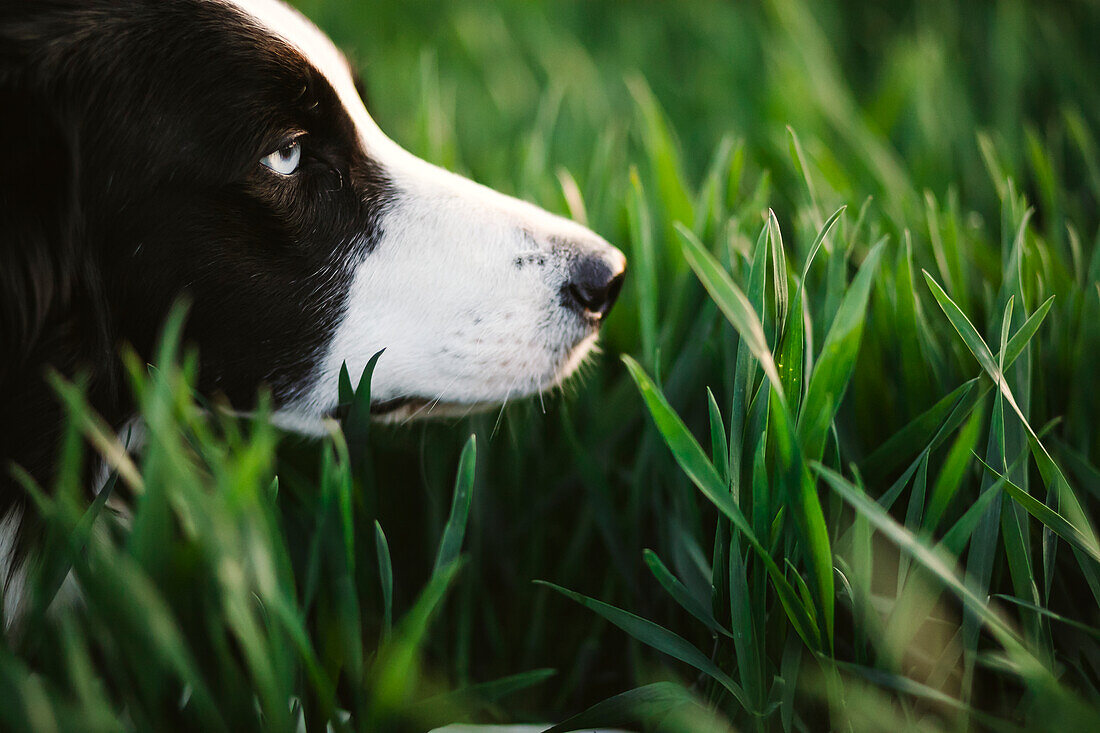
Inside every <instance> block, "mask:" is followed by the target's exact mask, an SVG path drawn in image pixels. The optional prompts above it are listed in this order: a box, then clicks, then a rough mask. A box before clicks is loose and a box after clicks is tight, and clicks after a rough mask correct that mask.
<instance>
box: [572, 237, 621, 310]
mask: <svg viewBox="0 0 1100 733" xmlns="http://www.w3.org/2000/svg"><path fill="white" fill-rule="evenodd" d="M625 277H626V257H624V256H623V253H622V252H620V251H619V250H617V249H615V248H614V247H611V246H610V245H607V244H605V243H602V242H601V244H600V245H598V246H597V248H596V251H594V252H593V251H589V252H585V253H584V254H581V255H580V256H579V257H577V258H576V259H574V260H573V261H572V262H571V263H570V267H569V274H568V279H567V281H566V282H565V284H564V285H562V289H561V296H562V305H563V306H565V307H566V308H568V309H570V310H572V311H574V312H576V313H577V314H578V315H580V316H582V317H584V318H585V319H587V320H590V321H595V322H597V323H598V322H600V321H602V320H603V319H604V318H605V317H606V316H607V314H608V312H609V311H610V310H611V307H612V306H613V305H615V300H616V299H617V298H618V297H619V291H620V290H622V287H623V279H624V278H625Z"/></svg>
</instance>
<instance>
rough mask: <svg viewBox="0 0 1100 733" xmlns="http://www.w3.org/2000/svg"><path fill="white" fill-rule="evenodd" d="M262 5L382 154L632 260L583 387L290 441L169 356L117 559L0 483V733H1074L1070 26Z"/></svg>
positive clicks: (919, 12) (1079, 57)
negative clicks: (66, 584) (516, 726)
mask: <svg viewBox="0 0 1100 733" xmlns="http://www.w3.org/2000/svg"><path fill="white" fill-rule="evenodd" d="M300 5H301V7H303V9H304V10H305V11H306V12H307V13H308V14H309V15H310V16H311V17H313V18H315V19H316V20H317V21H318V22H319V23H320V24H321V25H322V27H323V28H324V29H325V30H327V31H328V32H329V33H330V34H331V35H333V36H334V37H335V38H336V39H337V40H338V41H339V42H340V43H342V44H343V45H344V46H346V47H348V48H349V49H350V50H351V51H352V54H353V57H354V58H355V59H356V61H357V63H358V64H359V65H360V66H361V67H362V69H363V72H364V76H365V78H366V80H367V85H368V90H369V93H370V108H371V109H372V111H373V112H374V114H375V117H376V119H378V121H379V122H380V124H381V125H382V127H383V129H386V130H387V131H388V132H390V134H392V135H393V136H394V137H395V138H396V139H397V140H398V141H399V142H401V143H402V144H403V145H405V146H406V147H408V148H409V149H411V150H412V151H413V152H415V153H417V154H419V155H422V156H424V157H426V158H428V159H429V160H432V161H434V162H437V163H440V164H443V165H446V166H448V167H451V168H454V169H457V170H459V171H461V172H464V173H467V174H469V175H472V176H474V177H475V178H477V179H478V180H480V181H482V182H484V183H487V184H489V185H493V186H495V187H497V188H500V189H502V190H505V191H508V192H511V193H515V194H517V195H521V196H524V197H526V198H529V199H531V200H534V201H536V202H538V203H540V204H541V205H543V206H545V207H547V208H549V209H551V210H554V211H558V212H561V213H565V214H569V215H572V216H574V217H576V218H581V219H584V220H586V221H587V223H588V224H589V225H590V226H592V227H593V228H594V229H596V230H597V231H599V232H600V233H601V234H603V235H605V236H606V237H607V238H608V239H610V240H611V241H614V242H616V243H617V244H618V245H620V246H621V247H622V248H623V249H624V250H625V251H626V253H627V255H628V258H629V260H630V263H631V264H630V268H631V269H630V275H629V278H628V281H627V285H626V287H625V289H624V291H623V295H622V297H621V299H620V303H619V304H618V305H617V306H616V309H615V311H614V313H613V314H612V317H611V319H610V322H609V323H608V326H607V328H606V329H605V333H604V336H603V339H602V341H603V352H604V353H603V354H602V356H600V357H599V358H598V359H597V360H596V361H595V363H594V365H592V366H591V367H589V368H588V369H586V373H585V375H584V376H583V378H582V379H580V380H577V381H575V382H572V383H570V384H569V385H567V387H566V388H565V389H564V390H563V393H564V394H563V395H562V396H558V397H554V398H553V399H548V400H547V401H546V411H545V414H544V413H543V411H542V408H541V406H540V402H539V401H538V400H532V401H529V402H527V403H524V404H520V405H515V406H509V407H508V408H507V410H506V411H505V412H504V415H503V418H502V419H500V420H499V422H498V416H497V415H496V414H492V415H486V416H481V417H477V418H472V419H469V420H466V421H460V422H452V423H448V424H443V425H438V424H419V425H413V426H406V427H402V428H391V427H384V426H380V425H372V424H370V422H369V419H368V415H367V414H366V406H367V404H368V403H369V393H367V392H366V390H362V391H361V393H360V394H358V395H357V394H353V393H352V391H351V390H350V389H349V388H347V387H346V386H345V388H344V389H342V392H341V399H342V401H343V402H345V403H347V404H348V405H349V408H348V410H347V417H346V419H345V420H344V421H343V423H342V425H341V426H339V427H337V426H335V425H334V427H333V434H332V436H331V437H330V438H328V439H326V440H325V441H322V442H320V443H317V442H310V441H305V440H302V439H299V438H295V437H292V436H284V435H281V434H279V433H277V432H276V431H275V430H274V429H273V428H272V427H270V426H269V425H268V424H267V422H265V420H264V413H263V411H262V410H261V412H260V414H258V415H257V416H256V417H254V418H251V419H247V420H241V419H239V418H238V419H232V418H229V417H225V416H223V414H222V412H221V411H220V410H219V409H218V404H217V401H216V400H215V401H214V404H213V405H210V404H208V403H206V402H205V401H196V399H195V398H194V397H193V396H192V394H191V391H190V389H189V387H188V385H189V384H190V383H191V380H192V379H193V374H194V370H195V368H196V366H195V364H196V362H195V356H194V355H193V354H192V353H190V352H189V351H187V350H186V349H184V350H183V351H182V353H181V352H180V351H179V350H178V348H177V345H176V342H175V339H174V338H173V336H172V329H174V328H178V324H179V321H178V319H177V320H173V321H171V322H170V325H169V327H168V335H167V337H166V339H165V350H164V353H163V354H162V355H161V358H160V359H159V360H158V362H157V363H158V368H156V369H153V370H149V369H146V368H145V367H144V365H138V364H132V365H131V366H132V368H131V372H132V377H133V382H134V388H135V391H136V394H137V397H138V400H139V403H140V404H141V405H142V412H143V415H144V417H145V420H146V423H147V424H148V426H149V428H148V430H149V441H148V444H149V447H148V449H147V450H146V451H145V452H144V453H143V454H142V455H141V456H140V457H139V458H138V459H137V465H132V464H130V463H129V462H128V461H127V459H126V458H125V457H122V456H119V455H118V454H117V452H116V453H114V454H112V455H115V456H116V467H117V468H118V469H119V470H118V472H117V473H118V478H117V479H116V482H115V484H114V488H113V493H116V494H124V493H125V494H128V495H130V496H132V497H133V499H132V503H133V507H134V509H133V519H132V522H131V528H130V529H129V530H128V531H123V530H122V529H121V528H119V527H118V526H117V524H116V523H115V522H114V521H113V520H112V519H111V517H110V510H106V509H104V508H103V506H102V505H101V503H96V504H91V505H89V502H88V500H87V499H86V498H85V497H84V495H83V493H82V491H81V490H80V487H79V486H78V485H77V483H76V480H75V477H74V476H72V475H69V474H68V473H63V475H62V476H61V478H60V481H59V485H58V486H57V487H52V489H51V490H50V491H48V492H46V491H38V490H36V489H34V488H33V487H29V490H31V491H32V493H33V495H34V496H35V501H36V502H37V503H38V504H39V506H40V507H41V510H42V512H43V514H44V518H45V526H46V528H47V532H48V535H49V537H50V545H49V552H48V553H47V554H46V557H45V559H44V561H43V563H42V564H41V567H40V568H39V569H38V571H37V572H36V573H35V576H34V578H33V582H32V585H31V588H32V594H31V597H32V599H34V602H35V606H34V610H33V611H32V612H31V613H30V615H29V617H28V619H27V621H26V625H25V628H24V629H23V633H22V634H20V635H19V636H18V637H17V638H14V639H6V640H4V641H3V642H2V643H0V684H2V685H3V688H4V690H5V693H4V703H3V704H0V727H4V728H12V729H18V728H27V727H33V728H36V729H41V730H49V729H52V728H56V729H89V730H118V729H120V728H139V729H148V730H164V729H175V728H181V729H195V728H201V729H204V730H207V729H209V730H216V729H227V730H238V729H248V728H256V727H260V726H263V727H267V728H271V729H276V730H286V729H291V728H294V727H295V726H296V724H297V720H298V717H299V715H302V716H303V718H304V719H305V720H306V721H307V724H308V726H309V728H310V730H322V729H324V726H325V724H326V723H331V724H332V726H333V727H334V729H336V730H344V729H355V730H372V731H374V730H398V731H400V730H417V729H420V730H423V729H427V728H428V727H430V726H432V725H435V724H439V723H442V722H448V721H453V720H476V721H513V720H554V721H561V720H565V719H566V718H568V717H569V716H571V715H574V714H579V717H578V718H576V719H574V720H573V721H570V722H568V723H567V724H563V725H565V727H563V730H565V729H569V726H574V727H586V726H594V725H601V724H607V723H616V724H625V723H627V722H629V721H630V720H631V719H635V720H641V721H643V722H644V724H646V725H649V726H651V727H659V726H663V728H662V729H665V730H673V731H697V730H726V729H728V728H733V729H737V730H742V729H744V730H775V731H779V730H783V731H789V730H819V729H822V728H824V727H832V728H835V729H852V730H881V729H887V728H889V729H921V730H963V729H971V728H973V729H980V728H992V729H998V730H999V729H1008V730H1015V729H1026V730H1057V731H1059V733H1063V732H1064V731H1069V730H1083V731H1084V730H1096V729H1100V540H1098V538H1097V533H1096V529H1095V522H1094V517H1095V516H1096V508H1097V505H1098V500H1100V468H1098V466H1100V429H1098V428H1097V420H1096V416H1097V415H1100V364H1098V362H1097V360H1098V359H1100V209H1098V203H1100V151H1098V148H1097V126H1098V125H1097V123H1098V121H1100V85H1097V84H1096V82H1095V79H1094V77H1095V74H1094V73H1093V72H1094V70H1095V69H1096V68H1100V52H1098V51H1097V50H1096V46H1095V43H1094V41H1093V39H1094V38H1095V37H1096V35H1097V33H1098V32H1100V14H1098V13H1097V12H1096V10H1095V9H1094V8H1093V7H1092V6H1091V5H1089V4H1088V3H1084V2H1081V3H1076V2H1066V3H1056V4H1046V3H1044V4H1039V3H1036V4H1034V5H1032V4H1028V3H1024V2H1015V1H1012V0H1006V1H1004V2H998V3H972V4H966V5H965V7H961V6H958V4H956V3H949V2H920V3H893V4H890V5H888V6H886V7H878V6H876V7H873V8H872V7H864V6H863V5H862V4H857V3H839V4H835V3H830V4H817V3H812V2H807V1H804V0H769V1H768V2H763V3H760V4H747V3H735V4H720V3H716V2H687V3H651V2H637V3H572V4H567V3H559V2H554V3H547V4H545V5H542V4H534V3H528V2H520V0H514V1H510V2H502V3H499V4H492V5H490V4H469V3H458V2H443V3H438V2H430V3H429V2H402V3H370V4H366V3H364V4H362V5H358V4H356V5H352V4H337V3H321V2H319V1H318V0H310V1H308V2H301V3H300ZM620 355H624V356H623V357H622V359H620ZM624 362H625V364H624ZM347 383H350V380H347ZM59 393H60V394H61V395H62V396H63V398H64V399H65V400H66V402H67V403H68V404H70V405H71V406H72V411H73V421H72V422H73V425H72V428H71V430H70V431H69V433H68V435H67V437H66V439H65V442H64V446H63V451H64V453H65V455H66V456H68V457H69V460H70V461H72V460H74V456H75V455H76V454H77V453H78V452H79V451H81V450H82V447H81V446H82V442H81V440H80V439H79V435H81V434H84V435H87V436H89V437H91V438H92V441H91V442H92V443H93V444H95V445H96V446H97V447H98V448H110V446H111V439H110V437H109V436H107V435H106V434H104V433H103V432H102V429H101V428H100V427H98V426H97V424H96V421H95V420H94V419H93V418H92V416H91V415H90V414H89V413H88V412H87V410H85V409H84V408H83V406H82V403H81V397H80V394H81V393H80V390H79V387H78V386H73V385H64V384H59ZM200 405H201V408H209V407H213V409H201V408H200ZM471 433H473V434H474V435H476V438H475V439H469V436H470V435H471ZM468 439H469V440H468ZM475 441H476V460H475V448H474V445H475ZM464 445H465V446H466V447H465V448H463V446H464ZM69 465H73V464H71V463H70V464H69ZM70 566H71V567H72V569H73V571H74V573H75V575H76V577H77V578H78V580H79V583H80V586H81V588H82V589H83V594H84V597H85V602H84V603H81V604H68V605H65V604H62V605H59V606H55V607H54V609H53V610H52V611H51V612H49V613H47V612H45V610H44V607H45V606H46V604H47V603H48V601H49V600H50V598H52V597H53V594H54V593H55V592H56V591H57V588H58V587H59V585H60V584H61V579H62V578H63V577H64V574H65V571H66V570H67V569H68V568H69V567H70ZM536 580H537V581H541V582H540V583H538V584H536V583H533V582H532V581H536ZM66 592H67V591H66V590H62V593H66ZM183 700H186V703H183V702H182V701H183ZM585 710H587V712H583V711H585Z"/></svg>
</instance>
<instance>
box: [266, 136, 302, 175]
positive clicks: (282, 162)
mask: <svg viewBox="0 0 1100 733" xmlns="http://www.w3.org/2000/svg"><path fill="white" fill-rule="evenodd" d="M301 160H302V146H301V145H300V144H299V143H298V141H297V140H295V141H294V142H292V143H291V144H290V145H287V146H286V147H283V148H280V149H278V150H276V151H275V152H274V153H272V154H271V155H267V156H264V157H263V158H261V159H260V162H261V163H263V164H264V165H265V166H267V167H268V168H270V169H271V170H273V171H275V172H276V173H279V174H280V175H284V176H289V175H290V174H291V173H293V172H294V171H296V170H298V163H300V162H301Z"/></svg>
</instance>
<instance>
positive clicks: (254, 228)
mask: <svg viewBox="0 0 1100 733" xmlns="http://www.w3.org/2000/svg"><path fill="white" fill-rule="evenodd" d="M359 88H360V87H359V84H358V82H357V79H356V76H355V73H354V71H353V69H352V68H351V66H350V65H349V63H348V62H347V60H346V59H345V57H344V56H343V55H342V54H341V53H340V52H339V51H338V50H337V48H336V47H335V46H334V45H333V43H332V42H331V41H330V40H329V39H328V37H327V36H325V35H324V34H323V33H322V32H321V31H320V30H318V29H317V28H316V27H315V26H314V25H312V24H311V23H310V22H309V21H308V20H307V19H306V18H305V17H304V16H302V15H301V14H299V13H298V12H297V11H296V10H294V9H292V8H291V7H289V6H288V5H285V4H283V3H282V2H281V0H0V130H3V132H4V134H3V136H2V139H3V140H4V141H5V142H6V148H7V150H6V153H7V155H6V158H7V160H6V165H5V171H4V174H3V175H2V176H0V436H2V437H0V460H2V461H3V471H2V474H3V478H2V479H0V574H2V578H3V580H4V589H5V594H4V596H5V604H4V605H5V612H6V613H5V615H6V618H8V619H9V620H10V619H11V617H12V615H13V613H14V611H15V609H17V607H18V602H19V596H20V592H21V591H20V586H21V583H22V582H23V580H22V578H23V577H24V576H25V570H26V563H27V558H28V556H29V555H30V554H31V553H30V551H29V548H32V547H33V545H34V539H35V538H34V537H33V532H31V531H30V530H29V529H28V528H29V527H31V526H32V525H31V523H28V521H27V515H28V514H29V513H30V510H29V509H28V508H27V506H26V502H25V500H24V492H23V489H22V488H21V487H18V486H17V484H16V483H15V481H14V480H13V479H12V478H11V476H10V471H9V467H10V465H11V464H13V463H14V464H17V465H18V466H20V467H22V468H23V469H25V470H26V471H27V472H29V474H30V475H31V476H33V477H34V478H35V479H36V480H37V481H38V482H39V483H40V484H41V485H43V486H49V485H50V483H51V481H52V479H53V474H54V470H55V460H56V458H55V457H56V453H57V448H58V439H59V436H60V434H61V431H62V427H63V423H64V415H63V412H62V408H61V407H60V405H59V402H58V400H57V398H56V395H55V394H54V392H53V390H52V389H51V387H50V386H49V385H48V384H47V382H46V380H45V378H44V375H45V373H46V372H47V371H48V370H51V369H53V370H57V371H58V372H60V373H61V374H62V375H67V376H72V375H75V374H78V373H79V374H82V375H83V378H84V379H85V380H86V383H87V394H88V398H89V400H90V402H91V404H92V405H93V407H94V408H95V409H96V410H97V411H98V412H99V413H100V414H101V415H102V416H103V417H104V418H105V419H106V420H107V422H108V423H109V424H110V425H111V426H112V428H114V429H115V430H120V429H121V426H123V425H124V424H125V423H126V422H127V420H129V419H130V418H131V417H132V412H133V405H132V404H130V403H129V402H128V400H127V397H126V394H125V390H124V389H123V385H122V383H123V376H122V365H121V360H120V358H119V355H118V354H119V351H118V349H119V346H120V345H121V344H129V345H132V347H133V348H134V349H135V350H136V351H137V353H138V354H140V355H149V354H151V353H152V350H153V347H154V344H155V341H156V339H157V334H158V331H159V329H160V327H161V325H162V322H163V320H164V319H165V317H166V315H167V314H168V312H169V310H170V308H171V307H172V305H173V303H174V302H176V301H177V299H178V298H180V297H181V296H185V297H187V298H188V299H189V301H190V308H189V312H188V318H187V324H186V331H185V338H186V339H187V340H188V342H190V343H194V344H196V345H197V346H198V351H199V356H200V371H199V382H198V387H199V390H200V392H202V393H207V394H219V395H223V396H224V397H225V398H226V399H228V401H229V402H230V403H231V404H232V405H234V406H235V407H240V408H241V409H248V406H249V405H251V404H252V403H253V401H254V398H255V396H256V394H257V391H258V390H259V389H260V387H261V385H266V386H267V387H268V389H269V390H270V392H271V395H272V400H273V402H274V419H275V421H276V422H277V423H279V424H280V425H282V426H285V427H287V428H289V429H291V430H295V431H298V432H302V433H313V434H320V433H321V432H322V430H323V421H324V420H325V418H326V417H327V416H330V415H331V414H332V413H333V411H334V410H335V409H336V407H337V400H338V391H339V390H338V381H339V374H340V370H341V365H343V364H345V363H346V364H347V367H348V370H349V372H350V374H352V375H358V374H360V373H361V371H362V369H363V367H364V365H365V364H366V362H367V361H368V359H369V358H370V357H371V356H372V355H373V354H375V353H376V352H378V351H379V350H382V349H384V350H385V351H384V353H383V355H382V357H381V359H380V360H379V361H378V363H377V367H376V369H375V371H374V375H373V379H372V384H371V394H372V409H373V412H374V413H375V414H376V415H377V416H379V417H380V418H388V419H406V418H409V417H414V416H419V415H422V414H430V415H433V416H439V415H455V414H463V413H466V412H469V411H472V410H476V409H480V408H485V407H490V406H494V405H499V404H501V403H502V402H504V401H506V400H508V399H511V398H516V397H520V396H525V395H532V394H535V393H538V392H541V391H544V390H546V389H548V388H551V387H553V386H554V385H557V384H558V383H560V382H561V380H563V379H564V378H565V377H567V376H568V375H569V374H570V373H571V372H573V371H574V370H575V369H576V367H577V366H578V364H579V363H580V362H581V361H582V360H583V359H584V357H585V355H586V354H587V353H589V351H590V349H591V347H592V345H593V343H594V341H595V339H596V338H597V334H598V330H599V326H600V324H601V323H602V322H603V320H604V318H605V317H606V316H607V314H608V311H609V310H610V308H611V307H612V305H613V304H614V302H615V299H616V297H617V296H618V294H619V290H620V288H621V285H622V282H623V276H624V271H625V265H626V260H625V257H624V256H623V254H622V253H621V252H620V251H619V250H617V249H615V248H614V247H612V246H611V245H610V244H608V243H607V242H606V241H605V240H604V239H602V238H601V237H599V236H598V235H596V234H594V233H593V232H592V231H590V230H589V229H587V228H585V227H583V226H581V225H579V224H577V223H574V222H572V221H569V220H567V219H564V218H561V217H558V216H555V215H552V214H550V213H547V212H546V211H543V210H541V209H539V208H537V207H535V206H534V205H531V204H528V203H525V202H522V201H519V200H517V199H514V198H510V197H508V196H505V195H503V194H500V193H497V192H495V191H492V190H490V189H488V188H485V187H483V186H481V185H478V184H476V183H473V182H471V181H469V180H466V179H464V178H461V177H459V176H457V175H455V174H452V173H450V172H448V171H445V170H443V169H440V168H438V167H436V166H434V165H431V164H429V163H426V162H424V161H422V160H420V159H418V158H416V157H414V156H413V155H411V154H410V153H408V152H406V151H404V150H403V149H401V148H400V147H399V146H398V145H397V144H395V143H394V142H392V141H391V140H390V139H389V138H387V137H386V136H385V135H384V134H383V133H382V131H381V130H380V129H379V128H378V126H377V125H376V124H375V123H374V121H373V120H372V119H371V117H370V115H369V114H368V113H367V110H366V108H365V106H364V104H363V102H362V99H361V95H360V93H359ZM90 491H94V488H90Z"/></svg>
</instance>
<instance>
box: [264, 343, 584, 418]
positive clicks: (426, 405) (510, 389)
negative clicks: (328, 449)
mask: <svg viewBox="0 0 1100 733" xmlns="http://www.w3.org/2000/svg"><path fill="white" fill-rule="evenodd" d="M598 337H599V332H598V330H597V329H595V328H593V329H592V330H591V332H589V333H588V334H587V335H585V336H584V337H583V338H582V339H581V340H580V341H579V342H578V343H577V344H576V345H575V346H573V347H572V348H571V349H568V350H567V352H566V355H565V357H564V358H562V359H560V360H559V361H558V362H557V363H556V364H555V365H553V366H552V367H551V368H550V369H548V370H546V371H545V372H543V373H535V374H525V373H519V374H517V375H516V377H515V379H514V380H513V381H512V382H511V383H510V384H509V385H508V386H507V387H506V388H504V389H502V390H500V391H499V392H498V393H496V394H493V395H491V396H490V395H479V396H477V397H474V398H470V399H456V398H454V397H450V398H449V396H448V395H447V394H446V393H445V392H444V393H443V394H439V395H432V396H428V395H413V394H382V395H377V396H375V395H372V397H373V399H372V400H371V417H372V419H373V420H374V421H375V422H379V423H384V424H400V423H405V422H409V421H411V420H430V419H451V418H462V417H466V416H469V415H475V414H478V413H482V412H488V411H490V410H496V409H499V408H500V407H502V406H503V405H507V404H509V403H511V402H513V401H516V400H522V399H527V398H530V397H533V396H535V395H539V394H542V393H545V392H548V391H550V390H553V389H554V388H556V387H559V386H560V385H561V384H562V383H563V382H565V381H567V380H568V379H570V378H571V377H573V376H574V375H575V374H576V373H577V370H578V369H579V368H580V366H581V365H582V364H583V363H585V361H586V360H588V359H589V358H590V357H591V356H592V355H593V354H596V353H598V352H599V347H598V346H597V344H596V340H597V338H598ZM380 358H382V359H384V358H385V353H384V352H383V354H382V356H381V357H380ZM310 392H313V393H315V390H310ZM339 413H340V408H339V406H338V405H337V403H336V394H335V392H333V394H332V395H331V396H328V397H327V399H326V401H325V403H324V404H323V405H316V404H309V403H308V402H307V403H303V402H301V401H295V400H291V401H289V402H288V404H287V405H286V406H284V407H283V408H281V409H278V410H276V411H275V412H274V413H273V414H272V416H271V420H272V422H273V423H274V424H275V425H276V426H278V427H279V428H282V429H283V430H286V431H289V432H293V433H298V434H301V435H308V436H313V437H320V436H323V435H325V434H327V433H329V432H330V431H331V428H330V427H329V424H330V423H331V422H332V421H333V420H335V419H336V418H338V417H339V416H340V414H339Z"/></svg>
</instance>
